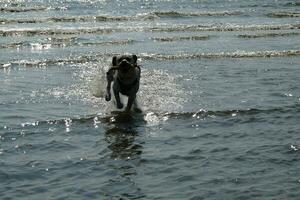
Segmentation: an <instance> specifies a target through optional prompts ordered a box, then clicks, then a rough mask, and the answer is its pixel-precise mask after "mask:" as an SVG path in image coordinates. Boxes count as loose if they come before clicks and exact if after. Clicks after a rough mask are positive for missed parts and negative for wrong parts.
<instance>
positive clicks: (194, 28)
mask: <svg viewBox="0 0 300 200" xmlns="http://www.w3.org/2000/svg"><path fill="white" fill-rule="evenodd" d="M299 28H300V24H266V25H234V24H230V25H227V24H220V25H183V24H179V25H168V26H157V27H150V28H148V27H140V28H136V27H132V28H104V27H82V28H38V29H37V28H26V29H1V30H0V36H14V35H26V36H35V35H72V34H73V35H74V34H108V33H112V32H121V31H122V32H176V31H191V32H203V31H220V32H223V31H259V30H294V29H299Z"/></svg>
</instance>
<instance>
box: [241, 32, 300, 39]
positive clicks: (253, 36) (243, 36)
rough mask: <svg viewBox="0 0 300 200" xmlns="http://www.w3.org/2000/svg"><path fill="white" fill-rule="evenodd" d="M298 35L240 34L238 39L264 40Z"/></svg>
mask: <svg viewBox="0 0 300 200" xmlns="http://www.w3.org/2000/svg"><path fill="white" fill-rule="evenodd" d="M298 35H300V33H298V32H291V33H260V34H241V35H238V37H240V38H247V39H251V38H264V37H288V36H298Z"/></svg>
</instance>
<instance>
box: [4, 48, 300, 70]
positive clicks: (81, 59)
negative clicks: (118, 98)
mask: <svg viewBox="0 0 300 200" xmlns="http://www.w3.org/2000/svg"><path fill="white" fill-rule="evenodd" d="M113 55H114V54H110V53H107V54H97V55H83V56H78V57H77V58H75V57H74V56H72V58H64V59H60V58H58V59H45V60H17V61H11V62H9V63H0V69H1V68H9V67H12V66H25V67H45V66H49V65H50V66H51V65H62V64H67V63H71V64H74V63H87V62H97V61H98V60H99V58H103V57H111V56H113ZM138 56H139V57H140V58H142V59H148V60H151V59H157V60H178V59H218V58H269V57H287V56H300V50H284V51H253V52H245V51H237V52H220V53H198V54H197V53H196V54H195V53H194V54H188V53H186V54H184V53H183V54H176V55H164V54H149V53H141V54H139V55H138Z"/></svg>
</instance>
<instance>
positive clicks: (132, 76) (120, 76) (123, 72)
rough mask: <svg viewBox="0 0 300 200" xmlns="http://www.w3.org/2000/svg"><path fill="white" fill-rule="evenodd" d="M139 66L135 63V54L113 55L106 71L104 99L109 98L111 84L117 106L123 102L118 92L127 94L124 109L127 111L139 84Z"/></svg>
mask: <svg viewBox="0 0 300 200" xmlns="http://www.w3.org/2000/svg"><path fill="white" fill-rule="evenodd" d="M140 76H141V68H140V66H138V65H137V56H136V55H122V56H114V57H113V59H112V67H110V69H109V70H108V72H107V73H106V78H107V87H106V95H105V100H106V101H110V100H111V94H110V88H111V82H114V84H113V93H114V95H115V98H116V102H117V108H118V109H122V108H123V103H122V102H121V100H120V95H119V93H121V94H123V95H126V96H128V102H127V107H126V111H129V110H130V109H131V107H132V104H133V103H134V102H135V99H136V94H137V92H138V90H139V86H140Z"/></svg>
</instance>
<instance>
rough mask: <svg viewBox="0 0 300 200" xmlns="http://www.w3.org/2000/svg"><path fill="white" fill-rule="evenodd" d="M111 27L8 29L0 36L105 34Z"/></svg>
mask: <svg viewBox="0 0 300 200" xmlns="http://www.w3.org/2000/svg"><path fill="white" fill-rule="evenodd" d="M112 31H113V30H112V29H106V28H67V29H64V28H49V29H10V30H0V36H4V37H5V36H14V35H27V36H35V35H74V34H83V33H85V34H90V33H93V34H107V33H111V32H112Z"/></svg>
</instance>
